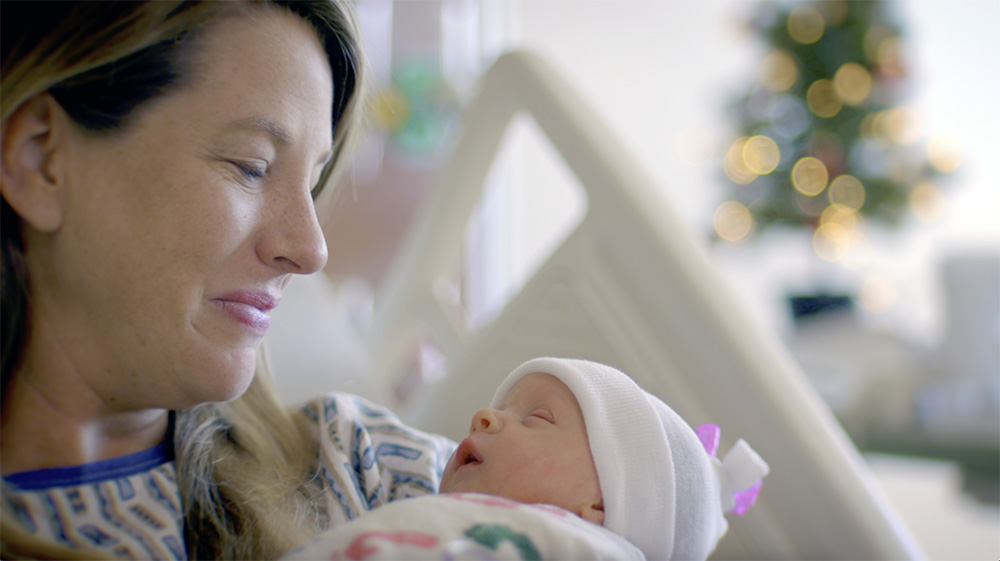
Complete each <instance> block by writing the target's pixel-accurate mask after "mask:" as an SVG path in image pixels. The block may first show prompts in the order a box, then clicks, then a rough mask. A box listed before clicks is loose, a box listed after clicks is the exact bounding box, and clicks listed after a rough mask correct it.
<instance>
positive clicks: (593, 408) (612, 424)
mask: <svg viewBox="0 0 1000 561" xmlns="http://www.w3.org/2000/svg"><path fill="white" fill-rule="evenodd" d="M535 372H544V373H547V374H551V375H553V376H555V377H556V378H558V379H559V380H561V381H562V382H563V383H564V384H566V385H567V386H568V387H569V388H570V390H571V391H572V392H573V395H574V396H576V399H577V401H578V402H579V404H580V409H581V410H582V411H583V418H584V423H585V425H586V427H587V438H588V440H589V442H590V449H591V453H592V455H593V457H594V464H595V465H596V467H597V475H598V478H599V479H600V486H601V494H602V496H603V498H604V527H605V528H608V529H609V530H611V531H613V532H616V533H618V534H620V535H622V536H624V537H625V538H626V539H628V540H629V541H631V542H632V543H633V544H635V545H636V546H637V547H638V548H639V549H641V550H642V552H643V553H644V554H645V555H646V558H647V559H651V560H655V559H705V558H706V557H708V555H709V554H710V553H712V551H713V550H714V549H715V546H716V544H717V543H718V542H719V539H720V538H721V537H722V536H723V534H725V533H726V530H727V529H728V524H727V523H726V519H725V517H724V516H723V512H725V511H728V510H730V509H731V508H732V507H733V506H734V505H735V506H737V508H738V509H740V508H741V507H742V510H745V506H746V505H747V504H748V503H752V500H753V498H752V497H750V498H749V499H745V500H744V501H739V500H737V499H734V495H736V496H738V495H740V493H738V492H741V491H747V489H748V488H750V489H749V494H752V495H753V496H756V490H757V489H758V488H759V481H760V479H761V478H763V477H764V476H765V475H766V474H767V472H768V466H767V464H766V463H765V462H764V461H763V460H761V458H760V456H758V455H757V454H756V452H754V451H753V450H752V449H751V448H750V447H749V446H748V445H747V444H746V442H744V441H742V440H740V441H739V442H737V444H736V445H735V446H733V449H732V451H731V452H730V453H729V454H727V455H726V458H725V459H724V460H723V461H722V462H720V461H719V460H718V459H716V458H715V457H714V454H715V447H714V445H713V444H712V443H713V442H714V443H716V444H717V442H718V432H717V427H715V429H714V430H713V429H711V428H709V429H707V430H706V431H705V433H704V435H703V436H699V434H701V433H702V430H701V429H699V434H696V433H695V431H694V430H692V429H691V427H690V426H689V425H688V424H687V423H686V422H684V420H683V419H681V418H680V416H679V415H677V413H675V412H674V411H673V409H671V408H670V407H668V406H667V405H666V404H664V403H663V402H662V401H661V400H660V399H658V398H657V397H655V396H653V395H652V394H650V393H648V392H646V391H645V390H643V389H642V388H640V387H639V386H638V384H636V383H635V382H634V381H633V380H632V378H630V377H629V376H627V375H625V374H623V373H622V372H620V371H618V370H616V369H614V368H611V367H610V366H605V365H603V364H598V363H594V362H589V361H584V360H573V359H562V358H536V359H533V360H529V361H528V362H525V363H524V364H522V365H521V366H519V367H517V368H516V369H515V370H514V371H513V372H511V373H510V375H509V376H507V378H506V379H505V380H504V381H503V383H501V384H500V387H499V388H498V389H497V392H496V395H495V396H494V397H493V406H496V405H497V404H498V403H499V402H500V401H501V399H502V398H503V396H504V395H506V393H507V392H508V391H509V390H510V388H511V387H512V386H513V385H514V384H515V383H517V381H518V380H520V379H521V378H523V377H524V376H527V375H528V374H533V373H535ZM707 427H714V425H708V426H707ZM703 441H704V442H703ZM738 498H740V497H738ZM737 502H741V504H739V505H737V504H736V503H737ZM742 510H734V511H738V512H740V514H742Z"/></svg>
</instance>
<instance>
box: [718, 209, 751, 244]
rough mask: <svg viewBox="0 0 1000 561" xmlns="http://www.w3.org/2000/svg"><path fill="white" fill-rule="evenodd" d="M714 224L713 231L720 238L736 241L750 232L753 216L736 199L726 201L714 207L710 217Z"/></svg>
mask: <svg viewBox="0 0 1000 561" xmlns="http://www.w3.org/2000/svg"><path fill="white" fill-rule="evenodd" d="M712 223H713V224H714V225H715V233H716V234H718V235H719V237H720V238H722V239H724V240H726V241H730V242H736V241H739V240H742V239H743V238H745V237H746V236H747V234H749V233H750V229H751V228H752V227H753V216H752V215H751V214H750V209H748V208H747V207H745V206H743V204H741V203H738V202H736V201H726V202H724V203H722V204H721V205H719V208H717V209H715V216H714V217H713V219H712Z"/></svg>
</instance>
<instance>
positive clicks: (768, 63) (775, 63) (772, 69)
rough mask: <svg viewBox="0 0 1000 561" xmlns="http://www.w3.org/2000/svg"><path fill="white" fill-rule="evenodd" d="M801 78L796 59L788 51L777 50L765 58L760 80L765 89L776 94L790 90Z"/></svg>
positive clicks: (762, 63) (761, 66)
mask: <svg viewBox="0 0 1000 561" xmlns="http://www.w3.org/2000/svg"><path fill="white" fill-rule="evenodd" d="M798 78H799V69H798V66H797V65H796V64H795V59H794V58H792V55H790V54H788V52H787V51H782V50H777V51H773V52H771V54H769V55H767V56H766V57H764V60H763V62H761V65H760V80H761V83H763V84H764V87H766V88H767V89H769V90H771V91H772V92H775V93H780V92H783V91H786V90H788V88H790V87H792V86H793V85H795V81H796V80H797V79H798Z"/></svg>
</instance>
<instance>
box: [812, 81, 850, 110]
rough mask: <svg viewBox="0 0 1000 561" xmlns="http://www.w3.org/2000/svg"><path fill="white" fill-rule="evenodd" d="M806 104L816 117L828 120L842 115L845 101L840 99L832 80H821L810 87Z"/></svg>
mask: <svg viewBox="0 0 1000 561" xmlns="http://www.w3.org/2000/svg"><path fill="white" fill-rule="evenodd" d="M806 104H808V105H809V110H810V111H812V112H813V114H814V115H816V116H817V117H824V118H827V119H828V118H830V117H833V116H835V115H836V114H837V113H840V109H841V108H842V107H843V106H844V101H843V100H842V99H840V94H839V93H837V86H835V85H834V83H833V81H832V80H826V79H820V80H816V81H815V82H813V83H812V85H811V86H809V90H808V91H807V92H806Z"/></svg>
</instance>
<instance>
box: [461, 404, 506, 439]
mask: <svg viewBox="0 0 1000 561" xmlns="http://www.w3.org/2000/svg"><path fill="white" fill-rule="evenodd" d="M500 426H501V424H500V417H499V416H498V415H497V412H496V410H495V409H492V408H489V407H487V408H485V409H480V410H479V411H476V414H475V415H473V416H472V426H471V427H469V433H470V434H471V433H474V432H476V431H480V430H483V431H486V432H496V431H498V430H500Z"/></svg>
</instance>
